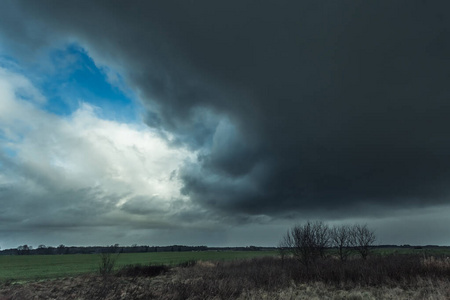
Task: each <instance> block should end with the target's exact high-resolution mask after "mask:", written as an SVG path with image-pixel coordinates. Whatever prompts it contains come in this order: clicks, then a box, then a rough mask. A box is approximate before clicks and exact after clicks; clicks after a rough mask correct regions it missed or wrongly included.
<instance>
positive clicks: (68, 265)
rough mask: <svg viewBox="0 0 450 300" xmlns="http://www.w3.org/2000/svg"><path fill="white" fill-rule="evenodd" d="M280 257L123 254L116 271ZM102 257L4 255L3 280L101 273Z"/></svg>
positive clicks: (0, 264) (217, 253)
mask: <svg viewBox="0 0 450 300" xmlns="http://www.w3.org/2000/svg"><path fill="white" fill-rule="evenodd" d="M274 255H277V252H276V251H199V252H147V253H122V254H118V255H117V254H113V256H114V257H116V256H117V260H116V265H115V269H118V268H121V267H123V266H125V265H134V264H145V265H148V264H154V265H177V264H181V263H184V262H188V261H192V260H195V261H230V260H237V259H246V258H256V257H264V256H274ZM99 263H100V255H99V254H67V255H15V256H10V255H2V256H0V280H20V281H27V280H35V279H46V278H58V277H66V276H74V275H79V274H83V273H94V272H98V266H99Z"/></svg>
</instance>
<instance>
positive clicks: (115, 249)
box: [0, 244, 448, 255]
mask: <svg viewBox="0 0 450 300" xmlns="http://www.w3.org/2000/svg"><path fill="white" fill-rule="evenodd" d="M372 248H373V249H382V248H407V249H429V248H448V247H445V246H438V245H426V246H411V245H400V246H399V245H377V246H375V245H374V246H372ZM277 249H278V248H277V247H258V246H246V247H208V246H184V245H172V246H146V245H132V246H119V245H118V244H116V245H111V246H86V247H81V246H65V245H59V246H57V247H53V246H45V245H39V246H38V247H37V248H33V247H32V246H28V245H22V246H19V247H17V248H13V249H5V250H1V251H0V255H58V254H60V255H61V254H99V253H145V252H187V251H270V250H277Z"/></svg>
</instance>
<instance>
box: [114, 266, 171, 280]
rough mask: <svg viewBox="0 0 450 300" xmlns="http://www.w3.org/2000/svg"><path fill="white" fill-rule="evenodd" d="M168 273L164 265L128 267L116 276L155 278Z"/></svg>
mask: <svg viewBox="0 0 450 300" xmlns="http://www.w3.org/2000/svg"><path fill="white" fill-rule="evenodd" d="M167 271H169V267H167V266H164V265H154V266H152V265H147V266H143V265H139V264H137V265H128V266H125V267H123V268H121V269H120V270H119V271H117V273H116V275H117V276H126V277H155V276H158V275H160V274H163V273H166V272H167Z"/></svg>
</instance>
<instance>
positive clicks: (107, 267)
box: [98, 253, 117, 276]
mask: <svg viewBox="0 0 450 300" xmlns="http://www.w3.org/2000/svg"><path fill="white" fill-rule="evenodd" d="M116 260H117V256H115V257H114V256H113V255H112V253H101V254H100V263H99V266H98V271H99V273H100V275H102V276H107V275H109V274H111V272H112V271H113V269H114V266H115V264H116Z"/></svg>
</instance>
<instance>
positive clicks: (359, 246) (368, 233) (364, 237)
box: [351, 224, 376, 259]
mask: <svg viewBox="0 0 450 300" xmlns="http://www.w3.org/2000/svg"><path fill="white" fill-rule="evenodd" d="M351 236H352V242H353V245H354V247H355V249H356V250H357V251H358V252H359V254H360V255H361V257H362V258H363V259H366V258H367V256H368V255H369V253H370V248H371V246H372V245H373V243H374V242H375V239H376V238H375V233H374V232H373V231H372V230H370V229H369V228H368V227H367V224H364V225H360V224H355V225H353V226H352V228H351Z"/></svg>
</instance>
